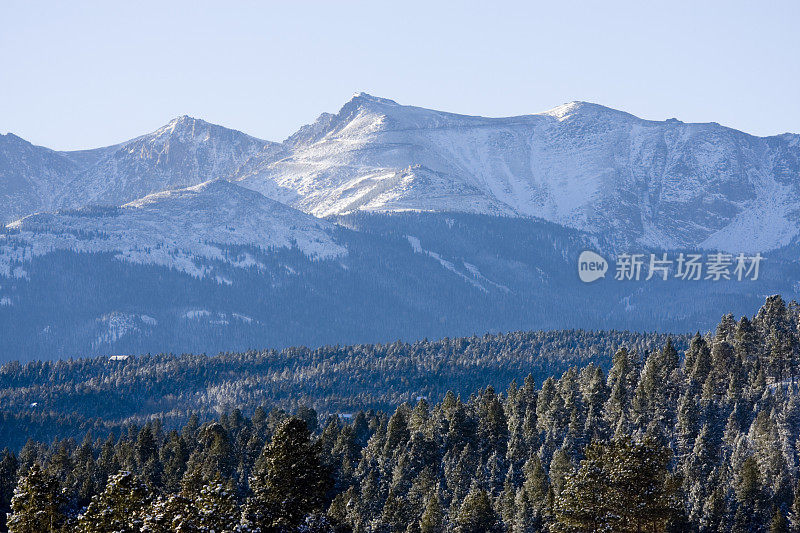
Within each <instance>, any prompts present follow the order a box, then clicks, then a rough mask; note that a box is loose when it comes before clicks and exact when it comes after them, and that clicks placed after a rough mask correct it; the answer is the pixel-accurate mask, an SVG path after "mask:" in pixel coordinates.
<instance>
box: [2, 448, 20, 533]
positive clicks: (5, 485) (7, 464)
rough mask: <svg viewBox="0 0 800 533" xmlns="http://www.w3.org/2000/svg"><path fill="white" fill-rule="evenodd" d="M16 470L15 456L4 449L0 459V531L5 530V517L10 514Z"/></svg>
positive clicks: (17, 463)
mask: <svg viewBox="0 0 800 533" xmlns="http://www.w3.org/2000/svg"><path fill="white" fill-rule="evenodd" d="M18 469H19V461H18V460H17V456H16V455H14V453H13V452H11V450H9V449H8V448H6V449H4V450H3V453H2V459H0V531H3V530H5V529H6V518H7V517H6V515H7V514H8V513H10V512H11V498H13V497H14V487H15V486H16V479H17V470H18Z"/></svg>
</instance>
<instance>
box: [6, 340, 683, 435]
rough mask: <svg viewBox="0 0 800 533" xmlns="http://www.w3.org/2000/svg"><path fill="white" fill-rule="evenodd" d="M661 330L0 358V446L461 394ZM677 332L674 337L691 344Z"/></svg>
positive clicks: (634, 343) (643, 349)
mask: <svg viewBox="0 0 800 533" xmlns="http://www.w3.org/2000/svg"><path fill="white" fill-rule="evenodd" d="M666 339H667V336H666V335H662V334H639V333H629V332H616V331H611V332H589V331H580V330H576V331H554V332H517V333H506V334H498V335H484V336H482V337H468V338H458V339H442V340H439V341H426V340H422V341H418V342H415V343H413V344H407V343H401V342H396V343H392V344H385V345H353V346H324V347H320V348H316V349H309V348H303V347H297V348H287V349H285V350H280V351H277V350H265V351H261V352H246V353H221V354H219V355H216V356H212V357H207V356H205V355H179V356H178V355H151V356H142V357H129V358H127V359H125V360H113V359H109V358H106V357H98V358H90V359H75V360H60V361H44V362H31V363H27V364H24V365H23V364H20V363H16V362H14V363H8V364H5V365H3V366H2V367H0V420H2V422H3V423H2V424H0V449H1V448H2V447H3V446H9V447H11V448H12V449H15V450H18V449H19V448H21V447H22V446H23V445H24V444H25V442H26V441H27V440H28V439H29V438H34V439H36V440H40V441H43V442H51V441H52V440H53V439H54V438H65V437H70V436H71V437H74V438H76V439H78V440H80V439H81V438H83V433H85V432H86V431H87V430H88V429H91V430H92V431H93V432H94V434H95V436H105V435H106V434H107V433H108V432H110V431H113V432H115V434H117V435H118V434H119V432H120V431H121V427H122V426H123V425H125V424H128V423H136V424H139V425H141V424H144V423H145V422H147V421H148V420H150V419H153V418H158V419H160V420H161V421H162V422H163V424H164V425H165V426H167V427H168V428H174V427H177V426H179V425H180V424H183V423H185V422H186V421H187V420H188V419H189V417H190V416H191V415H192V414H197V415H198V416H199V417H200V419H201V421H207V420H211V419H212V418H215V417H217V416H218V415H219V414H220V413H223V412H225V411H230V410H232V409H234V408H239V409H241V410H243V412H244V413H246V414H248V415H250V414H252V413H253V412H254V410H255V408H256V407H259V406H263V407H265V408H266V409H268V410H269V409H272V408H280V409H285V410H287V411H293V410H295V409H297V408H298V407H300V406H309V407H313V408H314V409H316V410H317V411H318V412H319V413H321V414H322V415H323V416H325V415H327V414H351V413H354V412H356V411H358V410H360V409H364V410H366V409H376V410H385V411H391V410H394V408H396V407H397V406H398V405H400V404H402V403H403V402H410V403H414V402H415V401H416V400H417V398H423V397H424V398H426V399H427V400H428V401H430V402H437V401H439V400H441V399H442V398H443V397H444V395H445V393H446V392H447V391H448V390H451V391H454V392H455V393H456V394H460V395H462V396H463V397H468V396H469V395H470V394H471V393H472V392H474V391H476V390H478V389H480V388H483V387H485V386H487V385H493V386H494V387H498V388H505V386H506V385H507V384H508V383H509V382H511V381H512V380H513V379H522V378H524V377H525V376H526V375H528V374H530V375H532V376H533V377H534V379H535V380H536V381H537V383H541V382H542V381H544V380H545V379H546V378H548V377H550V376H559V375H561V374H562V373H563V372H564V371H566V370H567V369H568V368H569V367H571V366H584V365H586V364H589V363H594V364H597V365H599V366H601V367H603V368H608V366H609V365H610V364H611V356H612V355H613V354H614V352H615V351H616V350H617V349H618V348H619V347H621V346H626V347H627V348H628V349H629V350H632V351H636V352H637V353H641V354H644V353H647V352H649V351H653V350H657V349H658V348H659V347H660V346H662V345H663V344H664V342H666ZM688 340H689V339H688V337H679V338H676V339H675V341H676V342H677V343H679V345H684V344H687V343H688Z"/></svg>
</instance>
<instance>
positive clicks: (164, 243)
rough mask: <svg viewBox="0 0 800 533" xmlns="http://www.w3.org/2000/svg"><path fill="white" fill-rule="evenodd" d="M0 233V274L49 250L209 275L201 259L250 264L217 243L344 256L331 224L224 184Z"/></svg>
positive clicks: (18, 272)
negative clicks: (111, 256) (100, 254)
mask: <svg viewBox="0 0 800 533" xmlns="http://www.w3.org/2000/svg"><path fill="white" fill-rule="evenodd" d="M8 228H9V230H8V231H7V233H5V234H2V233H0V275H5V276H14V277H24V275H25V273H24V261H26V260H30V259H31V258H32V257H34V256H40V255H44V254H46V253H48V252H51V251H54V250H74V251H79V252H110V253H113V254H114V255H115V257H116V258H117V259H120V260H124V261H130V262H135V263H152V264H157V265H164V266H168V267H173V268H176V269H178V270H181V271H183V272H187V273H189V274H191V275H194V276H209V275H212V274H213V267H212V266H211V265H210V264H209V263H208V260H217V261H222V262H225V263H230V264H232V265H234V266H237V267H243V268H244V267H250V266H254V265H255V266H257V265H258V263H257V261H256V259H254V258H253V257H252V256H250V254H246V253H245V254H239V255H238V256H235V257H232V256H229V255H227V254H225V253H224V250H223V248H224V245H247V246H255V247H259V248H263V249H267V248H270V247H297V248H298V249H299V250H300V251H302V252H303V253H304V254H306V255H308V256H309V257H316V258H322V259H325V258H332V257H338V256H341V255H344V254H346V253H347V250H346V249H345V248H344V247H342V246H340V245H339V244H337V243H336V242H334V240H333V238H332V237H331V231H332V229H333V225H332V224H330V223H328V222H325V221H324V220H319V219H316V218H314V217H312V216H310V215H306V214H305V213H302V212H300V211H296V210H295V209H292V208H290V207H287V206H285V205H282V204H279V203H277V202H275V201H273V200H270V199H268V198H265V197H263V196H262V195H260V194H258V193H257V192H254V191H251V190H248V189H244V188H242V187H239V186H237V185H235V184H233V183H229V182H227V181H223V180H214V181H209V182H206V183H202V184H200V185H196V186H193V187H189V188H185V189H178V190H171V191H166V192H160V193H156V194H152V195H149V196H146V197H144V198H141V199H139V200H136V201H134V202H131V203H128V204H126V205H123V206H122V207H121V208H100V207H94V208H84V209H80V210H77V211H62V212H59V213H56V214H37V215H31V216H28V217H26V218H24V219H22V220H19V221H17V222H14V223H13V224H9V225H8Z"/></svg>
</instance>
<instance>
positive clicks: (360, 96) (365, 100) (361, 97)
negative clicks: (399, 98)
mask: <svg viewBox="0 0 800 533" xmlns="http://www.w3.org/2000/svg"><path fill="white" fill-rule="evenodd" d="M348 103H357V104H367V105H368V104H380V105H392V106H398V105H400V104H398V103H397V102H395V101H394V100H390V99H388V98H380V97H378V96H372V95H371V94H367V93H365V92H356V93H353V97H352V98H351V99H350V102H348Z"/></svg>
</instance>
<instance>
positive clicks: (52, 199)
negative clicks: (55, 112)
mask: <svg viewBox="0 0 800 533" xmlns="http://www.w3.org/2000/svg"><path fill="white" fill-rule="evenodd" d="M80 169H81V165H80V163H77V162H76V161H74V160H73V159H71V158H70V157H68V156H66V155H65V154H62V153H60V152H55V151H53V150H50V149H49V148H44V147H42V146H36V145H33V144H31V143H29V142H28V141H26V140H24V139H21V138H20V137H17V136H16V135H14V134H12V133H8V134H6V135H0V225H2V224H3V223H7V222H11V221H13V220H16V219H18V218H20V217H23V216H25V215H28V214H31V213H34V212H36V211H40V210H41V209H43V208H46V207H50V206H53V205H54V204H55V203H56V200H57V198H58V196H59V195H60V194H62V191H63V188H64V183H65V181H66V180H67V179H68V176H70V175H73V174H75V173H77V172H79V171H80Z"/></svg>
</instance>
